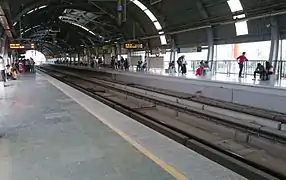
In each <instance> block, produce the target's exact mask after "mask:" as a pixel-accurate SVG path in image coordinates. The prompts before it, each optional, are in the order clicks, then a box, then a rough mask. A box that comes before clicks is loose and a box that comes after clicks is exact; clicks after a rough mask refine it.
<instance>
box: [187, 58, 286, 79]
mask: <svg viewBox="0 0 286 180" xmlns="http://www.w3.org/2000/svg"><path fill="white" fill-rule="evenodd" d="M200 62H201V61H200V60H195V61H188V63H189V65H188V71H189V72H193V73H194V72H195V71H196V69H197V68H198V67H199V66H200ZM265 62H266V60H249V61H248V62H246V63H245V66H244V70H243V73H244V75H245V76H248V75H251V76H252V75H253V73H254V71H255V69H256V67H257V64H258V63H261V64H262V65H264V66H265ZM238 72H239V66H238V63H237V61H236V60H218V61H214V62H213V73H214V74H227V75H231V74H238ZM276 74H277V75H278V77H279V78H286V60H282V61H280V60H279V61H278V63H277V70H276Z"/></svg>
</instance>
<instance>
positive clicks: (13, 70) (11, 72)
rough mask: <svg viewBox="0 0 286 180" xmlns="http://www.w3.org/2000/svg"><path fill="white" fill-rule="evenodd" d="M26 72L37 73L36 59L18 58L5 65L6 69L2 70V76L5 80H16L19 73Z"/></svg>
mask: <svg viewBox="0 0 286 180" xmlns="http://www.w3.org/2000/svg"><path fill="white" fill-rule="evenodd" d="M26 72H30V73H35V61H34V60H33V59H32V58H31V59H25V60H16V61H15V63H12V64H11V65H10V64H8V65H6V66H5V69H3V70H2V71H1V77H2V80H3V81H4V82H6V81H7V80H16V79H17V78H18V74H19V73H20V74H23V73H26Z"/></svg>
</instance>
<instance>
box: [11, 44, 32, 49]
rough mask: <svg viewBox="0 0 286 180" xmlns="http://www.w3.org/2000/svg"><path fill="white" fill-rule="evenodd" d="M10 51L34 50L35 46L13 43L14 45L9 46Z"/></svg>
mask: <svg viewBox="0 0 286 180" xmlns="http://www.w3.org/2000/svg"><path fill="white" fill-rule="evenodd" d="M10 49H35V44H33V43H32V44H20V43H14V44H10Z"/></svg>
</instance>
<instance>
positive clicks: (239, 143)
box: [45, 69, 286, 179]
mask: <svg viewBox="0 0 286 180" xmlns="http://www.w3.org/2000/svg"><path fill="white" fill-rule="evenodd" d="M45 73H47V74H49V75H51V76H53V77H55V78H57V79H59V80H61V81H63V82H65V83H67V84H69V85H71V86H73V87H75V88H77V89H79V90H81V91H83V92H85V93H86V94H88V95H90V96H92V97H94V98H96V99H98V100H99V101H101V102H104V103H105V104H107V105H109V106H111V107H113V108H115V109H117V110H118V111H120V112H122V113H124V114H126V115H128V116H130V117H132V118H133V119H135V120H137V121H139V122H141V123H143V124H145V125H147V126H149V127H151V128H153V129H155V130H157V131H159V132H161V133H163V134H165V135H166V136H169V137H171V138H173V139H174V140H176V141H178V142H180V143H181V144H184V145H185V146H187V147H189V148H191V149H193V150H195V151H197V152H198V153H200V154H202V155H204V156H206V157H208V158H209V159H212V160H214V161H216V162H218V163H219V164H222V165H224V166H226V167H228V168H230V169H232V170H234V171H236V172H238V173H239V174H242V175H243V176H245V177H247V178H249V179H286V171H285V168H284V167H286V166H285V165H286V162H285V161H286V159H285V157H283V152H286V151H285V147H286V146H285V144H286V136H285V134H286V133H285V132H283V131H280V130H279V129H275V128H273V127H266V126H262V125H261V124H254V123H250V122H248V121H242V120H239V119H235V118H234V117H230V116H227V115H226V116H223V115H222V114H216V113H214V112H211V111H206V110H204V109H201V108H200V107H198V108H194V106H195V105H194V104H192V103H191V104H190V102H188V101H187V100H186V99H179V100H178V98H177V99H174V97H172V96H169V97H168V96H167V95H163V96H162V94H161V96H160V94H158V93H157V94H156V92H154V91H147V90H146V89H140V88H135V87H130V86H126V85H125V86H124V85H122V84H116V83H113V82H109V81H104V80H99V79H95V78H93V77H84V78H82V77H79V76H78V75H76V74H75V73H71V72H59V71H57V70H52V69H49V71H46V72H45ZM167 97H168V98H169V99H168V98H167ZM188 103H189V104H188ZM259 118H261V117H259ZM281 119H282V120H283V116H280V120H281ZM276 121H277V118H276ZM277 122H278V121H277ZM258 141H259V142H260V145H261V146H262V147H259V145H258V144H259V143H257V142H258ZM254 142H256V144H255V143H254ZM266 145H267V146H270V148H266V147H265V146H266ZM263 146H264V147H263ZM272 150H273V151H272ZM279 154H280V155H281V157H280V156H279ZM283 158H284V159H283Z"/></svg>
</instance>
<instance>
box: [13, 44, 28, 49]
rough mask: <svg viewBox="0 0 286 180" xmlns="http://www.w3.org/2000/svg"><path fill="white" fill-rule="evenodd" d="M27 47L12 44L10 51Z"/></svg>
mask: <svg viewBox="0 0 286 180" xmlns="http://www.w3.org/2000/svg"><path fill="white" fill-rule="evenodd" d="M24 48H25V46H23V45H21V44H10V49H24Z"/></svg>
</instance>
